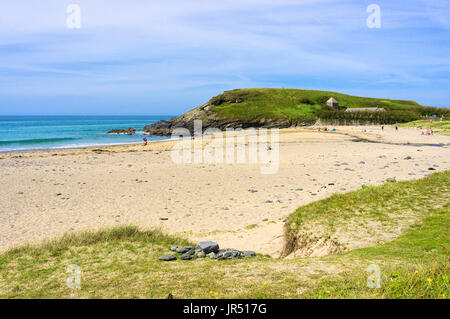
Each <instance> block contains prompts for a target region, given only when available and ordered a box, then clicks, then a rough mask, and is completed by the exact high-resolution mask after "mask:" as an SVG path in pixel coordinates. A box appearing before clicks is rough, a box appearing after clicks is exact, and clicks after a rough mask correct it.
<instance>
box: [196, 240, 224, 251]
mask: <svg viewBox="0 0 450 319" xmlns="http://www.w3.org/2000/svg"><path fill="white" fill-rule="evenodd" d="M197 248H200V249H201V250H202V251H203V252H204V253H205V254H209V253H212V252H213V253H217V252H218V251H219V244H218V243H216V242H213V241H201V242H199V243H198V245H197Z"/></svg>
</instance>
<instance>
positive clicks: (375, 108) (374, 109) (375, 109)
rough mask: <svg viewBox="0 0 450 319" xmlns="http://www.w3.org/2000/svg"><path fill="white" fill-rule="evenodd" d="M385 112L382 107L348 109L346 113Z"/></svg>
mask: <svg viewBox="0 0 450 319" xmlns="http://www.w3.org/2000/svg"><path fill="white" fill-rule="evenodd" d="M364 111H384V109H383V108H382V107H348V108H347V109H346V110H345V112H364Z"/></svg>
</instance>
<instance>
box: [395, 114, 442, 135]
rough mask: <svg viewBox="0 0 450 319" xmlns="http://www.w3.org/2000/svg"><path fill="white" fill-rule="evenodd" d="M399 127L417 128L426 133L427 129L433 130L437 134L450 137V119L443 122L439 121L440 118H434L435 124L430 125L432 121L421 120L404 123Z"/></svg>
mask: <svg viewBox="0 0 450 319" xmlns="http://www.w3.org/2000/svg"><path fill="white" fill-rule="evenodd" d="M399 126H405V127H417V128H421V129H423V130H424V131H426V129H427V128H430V127H431V128H432V129H433V131H434V132H435V133H438V134H443V135H448V136H450V118H447V119H444V120H443V121H439V119H438V118H434V119H433V122H432V123H430V120H429V119H427V120H419V121H413V122H408V123H402V124H400V125H399Z"/></svg>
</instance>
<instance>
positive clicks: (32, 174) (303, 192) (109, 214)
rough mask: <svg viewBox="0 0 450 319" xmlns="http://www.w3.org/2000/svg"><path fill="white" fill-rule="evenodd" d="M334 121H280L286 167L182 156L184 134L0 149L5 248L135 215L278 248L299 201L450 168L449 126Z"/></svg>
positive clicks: (172, 227)
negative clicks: (423, 130)
mask: <svg viewBox="0 0 450 319" xmlns="http://www.w3.org/2000/svg"><path fill="white" fill-rule="evenodd" d="M322 128H323V127H322ZM335 128H336V132H330V131H327V132H323V130H322V131H320V132H319V131H318V127H311V128H304V129H284V130H281V131H280V133H281V134H280V146H279V148H280V162H279V169H278V172H277V173H276V174H269V175H267V174H261V172H260V164H254V163H243V164H237V163H235V164H227V163H214V164H207V163H191V164H176V163H174V162H173V161H172V159H171V156H170V153H171V152H170V150H171V149H172V147H173V146H174V145H176V143H178V141H163V142H154V143H150V144H149V145H147V146H143V145H142V144H129V145H115V146H101V147H85V148H79V149H58V150H40V151H27V152H6V153H0V176H1V187H0V251H5V250H7V249H9V248H12V247H16V246H18V245H21V244H27V243H39V242H40V241H42V240H44V239H47V238H53V237H56V236H61V235H62V234H64V233H65V232H75V231H79V230H86V229H92V230H93V229H99V228H103V227H108V226H116V225H137V226H139V227H142V228H144V229H145V228H152V227H160V228H162V229H163V230H164V231H166V232H168V233H178V234H182V235H184V236H186V237H188V238H190V239H192V240H201V239H208V240H214V241H217V242H218V243H220V245H221V247H224V248H225V247H230V248H236V249H241V250H244V249H245V250H247V249H250V250H255V251H257V252H259V253H266V254H270V255H271V256H274V257H278V256H279V253H280V250H281V248H282V240H283V238H282V234H283V220H284V218H285V217H286V216H287V215H288V214H290V213H291V212H293V211H294V210H295V209H296V208H297V207H299V206H301V205H303V204H306V203H309V202H311V201H315V200H318V199H322V198H325V197H327V196H330V195H331V194H333V193H336V192H348V191H351V190H354V189H358V188H360V187H361V186H362V185H363V184H365V185H378V184H382V183H384V182H385V181H386V179H388V178H395V179H396V180H410V179H418V178H422V177H425V176H427V175H429V174H430V173H432V172H433V171H434V170H435V171H442V170H448V169H449V168H450V137H448V136H440V135H433V136H421V135H420V130H418V129H415V128H400V130H399V131H398V132H397V131H395V129H394V128H393V127H391V126H386V127H385V129H384V131H382V130H381V128H380V127H379V126H364V127H363V126H354V127H352V126H345V127H335ZM328 129H330V126H329V127H328ZM357 138H362V139H367V140H369V141H372V142H364V141H359V142H358V139H357ZM436 145H440V146H436Z"/></svg>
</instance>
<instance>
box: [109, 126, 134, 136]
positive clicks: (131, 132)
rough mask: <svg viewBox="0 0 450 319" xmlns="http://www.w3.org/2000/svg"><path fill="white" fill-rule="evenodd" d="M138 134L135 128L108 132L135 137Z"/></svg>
mask: <svg viewBox="0 0 450 319" xmlns="http://www.w3.org/2000/svg"><path fill="white" fill-rule="evenodd" d="M134 133H136V129H135V128H134V127H129V128H126V129H114V130H111V131H109V132H108V134H128V135H133V134H134Z"/></svg>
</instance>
